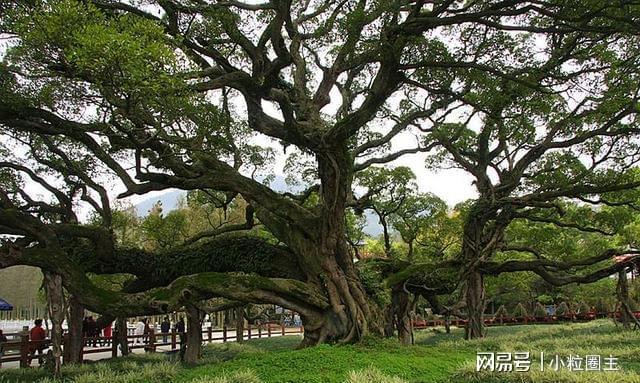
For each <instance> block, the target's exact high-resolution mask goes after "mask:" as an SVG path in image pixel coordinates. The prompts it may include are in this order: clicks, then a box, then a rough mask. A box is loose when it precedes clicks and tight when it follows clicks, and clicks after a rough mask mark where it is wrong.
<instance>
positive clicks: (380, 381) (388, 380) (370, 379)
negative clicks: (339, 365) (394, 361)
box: [344, 367, 407, 383]
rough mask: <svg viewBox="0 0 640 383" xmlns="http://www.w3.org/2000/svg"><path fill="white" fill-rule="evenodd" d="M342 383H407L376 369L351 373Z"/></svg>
mask: <svg viewBox="0 0 640 383" xmlns="http://www.w3.org/2000/svg"><path fill="white" fill-rule="evenodd" d="M344 383H407V381H406V380H404V379H402V378H399V377H397V376H389V375H385V374H384V373H382V372H381V371H380V370H378V369H377V368H373V367H372V368H368V369H366V370H362V371H351V372H350V373H349V376H348V377H347V380H345V382H344Z"/></svg>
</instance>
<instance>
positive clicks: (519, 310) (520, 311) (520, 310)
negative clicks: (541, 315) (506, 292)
mask: <svg viewBox="0 0 640 383" xmlns="http://www.w3.org/2000/svg"><path fill="white" fill-rule="evenodd" d="M512 315H513V316H514V317H516V318H524V317H526V316H527V315H528V313H527V309H525V308H524V305H523V304H522V303H518V305H517V306H516V308H515V309H513V313H512Z"/></svg>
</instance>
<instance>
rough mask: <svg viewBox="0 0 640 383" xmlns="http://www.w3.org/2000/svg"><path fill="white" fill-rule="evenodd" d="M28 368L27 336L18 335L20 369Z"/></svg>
mask: <svg viewBox="0 0 640 383" xmlns="http://www.w3.org/2000/svg"><path fill="white" fill-rule="evenodd" d="M27 367H29V335H27V334H23V335H20V368H27Z"/></svg>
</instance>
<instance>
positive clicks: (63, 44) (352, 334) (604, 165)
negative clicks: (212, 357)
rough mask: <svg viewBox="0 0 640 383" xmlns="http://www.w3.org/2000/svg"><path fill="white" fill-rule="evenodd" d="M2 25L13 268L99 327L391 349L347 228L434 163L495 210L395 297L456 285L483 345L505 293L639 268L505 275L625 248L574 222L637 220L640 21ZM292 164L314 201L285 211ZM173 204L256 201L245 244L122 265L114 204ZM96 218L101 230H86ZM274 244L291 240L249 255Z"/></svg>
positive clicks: (152, 6)
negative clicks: (267, 308) (239, 323)
mask: <svg viewBox="0 0 640 383" xmlns="http://www.w3.org/2000/svg"><path fill="white" fill-rule="evenodd" d="M0 7H2V8H0V11H1V12H0V13H1V14H2V16H0V17H1V20H0V28H1V30H2V33H3V34H4V36H5V37H6V39H5V41H7V49H6V50H5V51H4V57H3V59H2V63H1V64H0V129H1V131H0V134H2V143H1V146H0V153H2V160H1V161H0V185H2V186H1V189H0V233H2V234H4V235H5V239H4V240H3V242H2V246H1V248H0V267H8V266H11V265H15V264H28V265H34V266H37V267H40V268H42V269H43V270H46V271H47V272H48V273H52V274H55V275H59V276H60V277H61V280H62V285H63V286H64V288H65V289H66V290H67V291H68V292H69V293H70V294H71V295H73V296H74V299H77V300H78V301H79V302H80V303H81V304H82V305H83V306H85V307H87V308H89V309H91V310H93V311H95V312H100V313H105V314H110V315H113V316H118V317H127V316H134V315H143V314H150V313H163V312H167V311H169V310H175V309H180V308H182V307H191V305H194V304H196V303H197V302H201V301H205V300H209V299H212V298H219V299H222V300H223V301H224V302H226V303H229V304H232V303H234V302H235V303H238V302H239V303H269V304H277V305H280V306H283V307H286V308H288V309H291V310H295V311H297V312H299V313H300V315H301V317H302V318H303V322H304V326H305V336H304V341H303V345H307V346H310V345H315V344H318V343H322V342H328V341H331V342H351V341H357V340H358V339H360V338H362V337H363V336H365V335H367V334H381V333H383V330H384V323H383V322H384V318H385V315H383V311H384V310H386V309H387V308H386V307H383V305H381V304H380V303H379V302H377V301H375V300H373V299H372V298H371V291H370V289H367V288H366V287H365V286H364V285H363V283H362V281H361V278H360V275H359V272H358V268H357V267H356V263H355V262H354V258H355V257H354V254H353V252H352V249H351V246H350V244H349V242H348V241H347V238H346V235H345V233H346V231H347V228H346V223H345V219H346V215H347V214H348V213H349V212H350V211H351V210H352V209H354V210H356V211H362V210H366V209H369V208H371V207H372V200H374V197H375V196H376V195H377V194H379V193H381V192H383V190H384V189H385V188H386V186H385V185H383V184H381V185H379V186H380V187H376V186H375V183H372V184H371V185H368V186H367V187H366V188H364V189H367V190H364V191H363V190H362V189H363V187H360V188H357V187H356V186H358V185H359V184H358V183H357V179H358V174H360V173H361V172H363V171H366V170H367V169H374V168H377V167H381V166H387V167H388V166H392V163H393V161H394V160H397V159H398V158H400V157H402V156H405V155H416V154H419V156H416V158H424V157H425V156H426V158H427V165H428V166H429V167H431V168H433V169H440V168H443V167H447V168H450V167H456V168H461V169H463V170H464V171H465V172H467V173H468V174H470V175H471V177H472V178H473V186H474V187H475V188H476V189H477V195H478V197H477V199H476V200H474V201H473V204H472V206H470V208H469V209H468V211H467V213H466V214H465V220H464V230H463V233H462V237H461V243H462V246H461V252H460V254H459V255H458V256H456V257H454V258H452V259H448V260H445V261H442V262H440V263H438V262H435V263H432V264H428V265H422V266H419V267H418V266H415V267H411V268H410V269H403V267H404V266H402V264H401V263H400V264H394V265H393V266H389V265H387V266H385V267H383V268H384V269H385V270H387V271H389V272H391V273H398V272H402V270H404V273H403V274H399V275H401V276H404V278H398V275H396V277H395V278H392V279H391V280H393V281H394V283H395V284H396V285H397V284H403V283H404V282H406V281H407V279H409V278H417V281H416V283H413V284H412V285H411V286H413V287H412V289H414V292H415V293H419V294H420V293H425V294H426V295H428V294H427V292H432V294H431V295H433V292H438V291H439V288H442V290H447V291H450V290H451V289H453V288H455V287H451V288H449V287H448V286H449V282H446V283H445V282H443V281H442V280H441V279H440V278H437V277H433V276H431V277H430V275H431V273H432V272H433V270H443V269H446V270H449V271H455V273H454V274H455V275H456V277H455V278H454V281H453V282H454V283H453V285H454V286H462V287H463V288H464V297H465V298H464V299H465V302H466V310H467V312H468V316H469V319H470V325H469V328H468V331H467V335H468V337H478V336H482V334H483V330H482V312H483V310H484V302H485V297H484V282H483V275H486V274H498V273H502V272H510V271H522V270H530V271H534V272H536V273H538V274H540V275H541V276H542V277H543V278H545V279H546V280H548V281H549V282H550V283H556V284H566V283H572V282H588V281H591V280H595V279H597V278H602V277H605V276H608V275H610V274H613V273H615V272H617V271H618V270H621V269H622V268H624V267H626V264H625V263H620V264H615V265H609V264H604V265H602V262H605V263H606V262H607V261H608V260H609V259H610V258H611V256H612V255H614V254H621V253H627V252H628V251H627V250H628V249H622V248H619V249H609V250H607V252H605V253H603V254H594V255H589V256H588V257H585V258H583V259H579V260H573V261H562V262H560V261H554V260H551V259H546V258H544V256H540V254H535V252H534V251H529V253H532V254H535V255H536V257H534V258H533V259H525V260H522V259H521V260H519V261H512V262H510V261H507V262H506V263H505V262H497V261H495V260H494V259H493V256H494V254H495V253H496V252H498V251H502V252H508V251H520V252H522V251H525V252H526V251H527V250H528V249H522V248H518V247H517V246H515V245H513V244H509V243H507V242H506V241H505V236H504V233H505V230H506V228H507V226H508V225H509V224H510V223H511V222H512V221H514V220H531V221H535V222H547V223H550V224H554V225H557V226H558V227H573V228H576V229H577V230H586V231H592V232H597V231H600V232H603V235H604V234H606V233H605V231H606V229H603V228H594V227H590V225H589V223H588V222H584V219H583V218H584V216H583V215H573V216H572V215H571V214H565V212H564V210H563V207H562V206H563V203H565V202H566V201H578V202H581V203H583V204H588V205H595V206H600V205H608V206H619V207H622V206H631V205H632V204H634V203H635V202H636V196H635V191H636V188H637V187H638V186H640V176H639V175H638V172H637V171H636V170H635V166H636V164H637V162H638V159H639V158H640V148H639V147H638V145H637V135H638V133H639V129H638V128H639V126H638V117H637V116H638V113H639V112H640V107H639V103H638V92H639V91H640V81H639V79H640V77H639V75H640V69H639V68H640V56H639V53H640V39H639V36H638V33H639V32H640V29H639V27H638V25H640V24H639V23H638V18H639V16H640V5H638V4H637V3H636V2H633V1H607V2H601V1H587V2H585V1H554V0H551V1H530V2H521V1H448V0H434V1H420V0H419V1H406V0H400V1H395V0H391V1H366V0H357V1H356V0H353V1H352V0H341V1H333V0H326V1H323V0H310V1H281V0H270V1H264V2H247V3H244V2H242V1H235V0H232V1H203V0H189V1H170V0H158V1H148V2H144V4H143V2H137V1H109V0H95V1H75V0H64V1H40V0H34V1H26V2H25V1H16V2H12V1H8V2H7V1H5V2H2V5H0ZM276 151H277V152H278V153H283V154H278V155H288V156H289V160H288V162H287V165H288V167H289V170H291V171H292V172H293V173H295V174H298V175H300V176H301V178H304V180H305V186H307V187H308V188H306V189H305V190H301V192H300V193H299V194H294V193H292V192H286V193H285V192H278V191H276V190H274V189H272V188H270V187H269V183H268V182H267V181H268V177H265V175H264V174H265V171H266V172H268V167H269V165H270V164H271V163H272V162H273V161H274V158H275V155H276V154H275V153H276ZM387 164H391V165H387ZM361 186H362V185H361ZM169 188H174V189H181V190H187V191H202V192H204V193H209V194H212V195H216V196H221V198H220V202H221V205H224V204H228V203H230V202H231V201H234V200H236V199H242V200H243V201H245V202H246V203H247V204H248V208H247V214H246V216H247V222H246V223H245V224H236V225H230V226H225V227H222V228H220V229H219V230H212V231H210V232H207V233H203V234H202V235H201V236H199V237H198V238H194V240H193V241H191V243H186V244H185V245H184V246H183V247H177V248H174V249H172V250H171V251H168V252H149V251H145V250H143V249H125V248H121V247H119V246H118V245H117V244H116V242H115V240H114V236H113V232H112V212H113V205H114V200H115V199H116V198H124V197H128V196H132V195H144V194H146V193H149V192H153V191H159V190H165V189H169ZM387 190H388V189H387ZM88 210H90V211H92V212H93V214H96V215H97V216H99V217H100V219H99V220H97V222H98V223H95V222H94V223H93V224H91V225H89V224H87V223H86V220H84V219H83V217H84V216H86V214H87V213H86V212H87V211H88ZM254 221H255V222H254ZM256 222H259V223H260V225H262V226H263V227H264V228H265V230H266V231H267V232H268V233H269V235H270V236H271V238H264V237H256V236H251V237H247V236H243V235H232V236H229V235H228V234H229V233H230V232H232V231H239V232H240V233H242V232H243V231H247V230H249V229H251V228H252V227H253V226H254V224H255V223H256ZM218 237H219V238H218ZM210 238H213V239H210ZM225 259H227V260H225ZM633 259H634V258H633V257H631V258H629V262H632V261H633ZM183 260H185V261H183ZM167 264H170V265H172V267H166V265H167ZM593 265H596V266H598V265H601V267H600V268H597V269H594V268H593ZM405 266H406V265H405ZM587 266H588V267H590V268H588V269H587V270H586V271H585V273H581V272H580V270H581V269H580V268H582V267H587ZM163 267H164V268H163ZM398 267H400V269H399V268H398ZM401 269H402V270H401ZM407 270H411V271H412V272H408V271H407ZM122 272H126V273H130V274H133V275H135V276H136V277H137V280H136V281H134V282H132V283H131V284H130V285H128V286H125V288H124V289H123V290H122V291H119V292H112V291H106V290H105V289H104V288H102V287H100V286H98V285H96V284H95V283H93V282H92V281H91V279H90V278H89V277H88V273H95V274H109V273H122ZM558 273H560V274H561V275H558ZM445 274H447V275H449V273H445ZM427 283H432V284H440V285H439V286H433V285H431V286H427ZM405 285H406V284H405ZM420 286H423V287H424V288H422V292H421V291H420V289H421V287H420ZM405 287H406V286H405ZM445 287H446V288H445ZM396 290H397V291H398V292H399V293H400V294H402V293H409V292H411V291H410V290H409V289H406V288H404V289H396ZM396 301H398V302H399V301H402V300H396ZM404 301H405V303H404V304H406V300H404Z"/></svg>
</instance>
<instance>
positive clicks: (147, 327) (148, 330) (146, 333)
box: [142, 318, 151, 344]
mask: <svg viewBox="0 0 640 383" xmlns="http://www.w3.org/2000/svg"><path fill="white" fill-rule="evenodd" d="M143 322H144V337H143V338H142V339H143V341H144V344H147V343H149V335H151V326H150V325H149V318H144V320H143Z"/></svg>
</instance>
